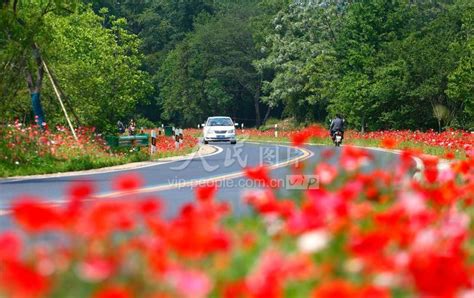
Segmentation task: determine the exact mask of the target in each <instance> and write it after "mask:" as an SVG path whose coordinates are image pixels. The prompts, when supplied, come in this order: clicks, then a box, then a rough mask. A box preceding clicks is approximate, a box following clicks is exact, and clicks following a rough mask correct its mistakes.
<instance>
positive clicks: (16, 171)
mask: <svg viewBox="0 0 474 298" xmlns="http://www.w3.org/2000/svg"><path fill="white" fill-rule="evenodd" d="M148 150H149V149H148V148H142V150H140V151H139V152H127V153H125V152H124V150H120V152H119V153H116V154H111V155H100V156H91V155H83V156H79V157H76V158H72V159H57V158H54V157H52V156H45V157H42V158H37V159H34V160H32V161H31V162H28V163H26V164H11V163H6V162H1V161H0V177H2V178H6V177H14V176H28V175H41V174H53V173H63V172H71V171H84V170H92V169H99V168H105V167H111V166H117V165H123V164H128V163H133V162H142V161H149V160H158V159H161V158H166V157H173V156H181V155H186V154H190V153H192V152H194V151H196V150H197V148H188V149H184V150H178V151H164V152H157V153H155V154H154V155H153V157H152V158H150V155H149V154H148ZM127 151H128V150H127Z"/></svg>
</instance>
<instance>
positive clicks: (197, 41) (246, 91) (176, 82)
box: [159, 7, 261, 126]
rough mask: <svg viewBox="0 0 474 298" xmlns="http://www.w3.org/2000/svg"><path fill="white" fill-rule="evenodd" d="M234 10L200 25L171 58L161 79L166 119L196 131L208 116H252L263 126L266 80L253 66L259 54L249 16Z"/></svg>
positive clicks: (162, 69)
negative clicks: (263, 83) (262, 90)
mask: <svg viewBox="0 0 474 298" xmlns="http://www.w3.org/2000/svg"><path fill="white" fill-rule="evenodd" d="M234 8H235V7H234ZM234 8H232V9H230V8H229V7H227V10H226V11H224V12H221V13H220V14H219V15H218V16H216V17H212V18H203V19H201V21H200V22H199V23H197V24H196V25H195V26H196V29H195V31H194V32H193V33H192V34H189V35H188V37H187V38H186V39H185V40H183V42H181V43H180V44H179V45H178V46H177V48H176V49H175V50H173V51H172V52H171V53H170V54H169V55H168V56H167V58H166V61H165V62H164V64H163V67H162V68H161V70H160V73H159V75H160V90H161V100H162V104H163V117H164V118H165V119H168V120H170V121H172V122H174V123H176V124H182V125H193V126H194V125H195V124H196V123H198V121H202V120H203V119H204V118H205V117H206V116H207V115H209V114H229V115H232V116H233V117H234V118H235V119H237V120H239V118H240V120H243V119H242V118H250V117H248V116H246V115H249V114H250V115H253V116H254V117H255V119H256V120H255V123H256V124H257V125H258V124H259V117H260V111H259V104H260V103H259V99H260V96H259V94H260V93H259V92H260V82H261V79H260V75H259V73H258V72H257V70H256V69H255V67H254V66H253V65H252V62H253V60H254V59H255V58H256V57H257V51H256V49H255V44H254V42H253V36H252V32H251V30H250V27H249V26H250V25H249V22H248V18H249V12H248V11H246V10H244V9H243V8H242V7H240V8H238V9H234ZM250 106H253V109H254V110H253V111H252V109H250V108H248V107H250ZM245 120H248V119H245Z"/></svg>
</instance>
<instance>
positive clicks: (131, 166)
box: [0, 145, 222, 182]
mask: <svg viewBox="0 0 474 298" xmlns="http://www.w3.org/2000/svg"><path fill="white" fill-rule="evenodd" d="M221 151H222V149H221V148H220V147H217V146H212V145H200V146H199V148H198V150H197V151H195V152H192V153H189V154H186V155H182V156H173V157H166V158H160V159H157V160H152V161H140V162H132V163H127V164H122V165H117V166H111V167H104V168H97V169H90V170H84V171H72V172H60V173H54V174H40V175H28V176H14V177H8V178H0V182H2V181H20V180H29V179H47V178H58V177H70V176H85V175H96V174H104V173H111V172H121V171H130V170H136V169H142V168H147V167H152V166H156V165H161V164H166V163H170V162H175V161H180V160H187V159H193V158H199V157H204V156H210V155H214V154H218V153H220V152H221Z"/></svg>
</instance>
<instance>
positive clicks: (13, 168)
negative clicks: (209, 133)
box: [0, 122, 198, 177]
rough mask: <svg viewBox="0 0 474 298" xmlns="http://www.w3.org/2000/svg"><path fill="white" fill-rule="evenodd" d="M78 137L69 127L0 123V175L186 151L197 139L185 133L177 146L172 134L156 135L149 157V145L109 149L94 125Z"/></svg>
mask: <svg viewBox="0 0 474 298" xmlns="http://www.w3.org/2000/svg"><path fill="white" fill-rule="evenodd" d="M76 135H77V137H78V141H75V139H74V137H73V135H72V134H71V132H70V130H69V129H67V128H65V127H56V128H55V129H54V130H52V129H46V130H45V131H40V129H39V128H38V127H37V126H28V127H24V126H22V124H21V123H19V122H16V123H14V124H13V125H9V126H6V127H0V137H1V138H0V153H1V155H0V177H8V176H15V175H31V174H46V173H56V172H65V171H75V170H87V169H93V168H100V167H107V166H113V165H119V164H124V163H128V162H135V161H144V160H149V159H150V158H161V157H168V156H173V155H182V154H186V153H189V152H191V151H192V150H193V148H194V147H195V146H196V144H197V142H198V140H197V138H195V137H193V136H192V135H188V134H185V136H184V140H183V144H181V146H180V147H179V149H176V147H175V141H174V139H173V138H171V137H165V136H158V138H157V152H156V153H155V154H154V155H153V156H152V157H150V154H149V149H148V148H141V150H140V152H132V153H131V152H128V151H129V150H128V149H126V150H120V151H117V150H114V151H111V150H110V148H109V147H108V146H107V144H106V143H105V141H104V140H103V138H102V137H101V136H100V135H99V134H97V133H96V132H95V129H94V128H78V129H77V130H76Z"/></svg>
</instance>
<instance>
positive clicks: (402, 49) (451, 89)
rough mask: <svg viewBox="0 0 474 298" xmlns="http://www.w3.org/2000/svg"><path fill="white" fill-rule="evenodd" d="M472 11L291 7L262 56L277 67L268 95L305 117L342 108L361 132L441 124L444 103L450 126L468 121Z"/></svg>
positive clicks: (330, 4) (392, 4)
mask: <svg viewBox="0 0 474 298" xmlns="http://www.w3.org/2000/svg"><path fill="white" fill-rule="evenodd" d="M472 16H473V4H472V2H471V1H465V0H457V1H454V2H451V1H440V2H436V3H434V2H424V1H421V2H413V3H411V2H410V3H408V2H406V1H388V0H376V1H353V2H340V1H327V2H325V3H324V5H314V4H313V3H311V2H307V3H305V2H301V3H300V4H293V5H290V6H289V7H288V8H287V9H283V10H281V11H280V12H279V13H278V14H277V16H276V17H275V19H274V20H273V22H272V25H273V30H272V34H271V35H270V36H269V37H268V38H267V41H269V42H268V44H267V45H268V47H267V48H265V49H266V56H265V58H264V59H261V60H259V61H258V65H259V66H260V67H261V68H262V69H267V70H268V69H269V70H271V71H273V72H274V75H273V77H271V79H270V80H267V81H266V82H265V83H264V91H265V96H264V97H263V98H262V100H263V101H265V102H267V103H268V104H270V105H272V106H284V108H285V112H286V114H287V115H288V116H293V117H295V118H296V119H297V120H298V121H307V120H308V119H322V118H324V113H322V112H321V110H323V111H328V112H329V113H331V114H334V113H336V112H341V113H343V114H345V116H346V118H347V119H348V122H349V124H351V125H352V126H354V127H358V128H361V129H364V128H365V127H367V128H369V129H388V128H416V129H418V128H435V127H436V128H437V127H438V123H437V119H436V117H434V115H433V107H435V106H440V105H441V106H444V107H446V112H447V114H449V115H447V116H446V117H443V119H444V120H443V123H442V125H443V126H453V125H457V126H461V127H469V125H470V124H469V119H472V114H470V113H472V106H473V97H472V94H473V93H474V92H473V89H472V88H473V85H474V84H473V71H472V23H473V22H472V20H473V19H472ZM420 115H423V116H421V117H420ZM470 122H471V123H472V120H471V121H470ZM471 125H472V124H471Z"/></svg>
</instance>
